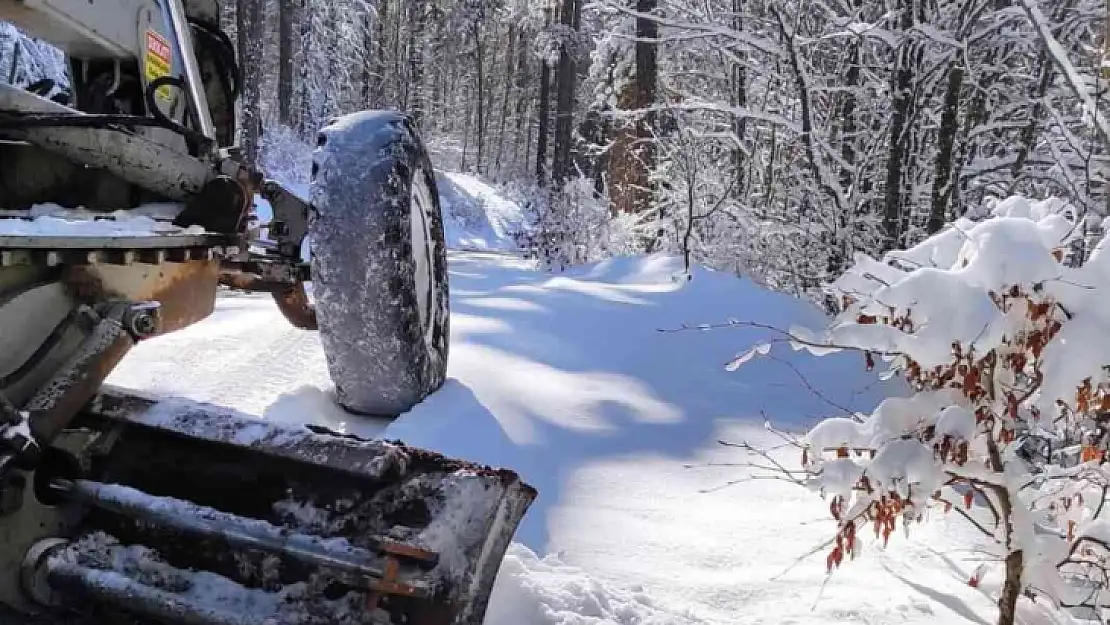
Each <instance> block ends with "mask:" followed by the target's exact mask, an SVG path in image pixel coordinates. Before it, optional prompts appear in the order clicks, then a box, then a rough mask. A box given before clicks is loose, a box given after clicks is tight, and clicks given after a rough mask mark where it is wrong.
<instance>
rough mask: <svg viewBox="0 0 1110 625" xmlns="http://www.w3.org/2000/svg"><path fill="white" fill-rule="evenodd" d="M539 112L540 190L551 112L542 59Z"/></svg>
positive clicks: (546, 68) (544, 177) (547, 77)
mask: <svg viewBox="0 0 1110 625" xmlns="http://www.w3.org/2000/svg"><path fill="white" fill-rule="evenodd" d="M544 13H545V14H546V19H545V23H546V24H547V25H550V22H551V8H550V7H548V8H545V9H544ZM540 66H541V69H540V110H539V129H538V130H537V132H536V135H537V137H536V185H537V186H539V187H540V188H543V187H546V186H547V135H548V132H549V129H548V125H549V124H550V123H551V122H550V120H549V119H548V118H549V117H550V111H551V66H550V65H548V63H547V60H546V59H544V60H542V61H541V63H540Z"/></svg>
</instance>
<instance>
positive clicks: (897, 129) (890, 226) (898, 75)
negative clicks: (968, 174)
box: [883, 0, 914, 250]
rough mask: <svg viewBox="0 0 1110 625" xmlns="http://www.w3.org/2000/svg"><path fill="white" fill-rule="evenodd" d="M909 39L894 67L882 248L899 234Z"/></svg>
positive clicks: (893, 244)
mask: <svg viewBox="0 0 1110 625" xmlns="http://www.w3.org/2000/svg"><path fill="white" fill-rule="evenodd" d="M913 21H914V14H913V0H902V19H901V27H902V32H903V33H906V34H908V33H909V32H910V29H911V28H913ZM910 51H911V50H910V41H909V40H908V39H907V40H905V41H904V42H903V45H902V49H901V50H900V51H899V54H898V65H897V68H896V69H895V70H894V80H893V83H894V84H893V85H892V86H893V88H894V89H893V91H894V94H893V95H894V107H893V108H894V112H893V115H892V116H891V121H890V154H889V156H888V158H887V164H886V195H885V199H884V202H883V230H884V234H885V241H884V243H885V245H884V247H885V249H887V250H891V249H895V248H897V247H898V245H899V242H900V241H901V238H902V178H903V175H904V173H905V171H904V169H905V167H906V162H905V160H906V154H905V148H906V137H905V136H904V135H905V132H906V129H907V126H908V122H909V118H910V99H911V97H912V94H911V89H912V88H913V84H912V83H913V68H912V67H911V63H910V59H911V54H910Z"/></svg>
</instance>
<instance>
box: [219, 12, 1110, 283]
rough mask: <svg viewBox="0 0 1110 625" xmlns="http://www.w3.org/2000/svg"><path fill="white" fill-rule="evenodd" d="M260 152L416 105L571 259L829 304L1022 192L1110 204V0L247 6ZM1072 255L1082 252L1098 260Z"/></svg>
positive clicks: (248, 65)
mask: <svg viewBox="0 0 1110 625" xmlns="http://www.w3.org/2000/svg"><path fill="white" fill-rule="evenodd" d="M223 20H224V28H225V29H226V30H227V32H228V33H230V34H231V36H232V38H233V39H234V40H235V41H236V42H237V44H238V47H239V56H240V58H241V59H243V61H242V68H241V71H242V83H243V84H242V88H243V97H242V98H241V100H240V103H241V117H242V120H243V127H244V129H245V130H244V136H243V139H242V140H243V143H244V145H245V146H246V148H247V149H248V151H250V152H251V153H252V154H257V157H258V158H261V159H262V160H263V161H265V162H266V164H267V166H268V167H269V168H271V169H272V170H279V171H283V172H285V175H288V176H292V177H296V178H303V177H305V176H307V175H308V166H307V163H306V159H307V152H308V149H306V148H305V147H303V146H311V144H312V141H313V135H314V132H315V129H316V128H318V127H319V126H320V125H321V124H322V123H323V122H324V121H325V120H326V119H327V118H328V117H329V116H331V115H335V114H341V113H345V112H349V111H353V110H358V109H361V108H398V109H401V110H404V111H406V112H407V113H409V114H411V115H412V116H413V117H414V119H415V120H416V121H417V123H418V124H419V127H420V129H421V133H422V135H423V137H424V138H425V140H426V142H427V143H428V144H429V146H430V148H431V149H432V151H433V155H434V160H435V161H436V164H437V166H439V167H446V168H451V169H458V170H462V171H467V172H472V173H475V174H478V175H481V176H483V177H485V178H487V179H489V180H491V181H494V182H496V183H500V184H503V185H506V187H507V188H509V189H511V190H512V193H514V194H516V195H517V196H518V197H519V198H521V200H522V201H523V202H524V203H525V204H526V205H527V206H528V207H529V208H530V210H531V211H532V212H533V213H534V216H535V219H536V223H537V224H538V229H537V231H536V232H535V233H533V238H532V240H533V241H534V242H535V243H536V245H538V246H539V248H540V249H541V250H542V251H543V255H544V257H545V258H546V259H547V260H548V262H549V264H550V265H552V266H566V265H568V264H574V263H577V262H585V261H590V260H596V259H597V258H601V257H605V256H609V255H613V254H621V253H629V252H645V251H648V252H651V251H670V252H676V253H680V254H682V255H684V256H685V257H686V259H687V262H688V263H689V262H697V263H703V264H706V265H708V266H711V267H714V268H717V269H721V270H727V271H732V272H736V273H739V274H743V275H746V276H749V277H751V278H752V279H755V280H757V281H759V282H760V283H763V284H766V285H769V286H771V287H773V288H776V289H780V290H784V291H787V292H790V293H793V294H796V295H801V296H807V297H811V298H817V299H819V298H820V297H821V296H820V287H821V285H822V284H825V283H827V282H828V281H829V280H830V279H831V278H832V277H835V276H837V275H839V274H841V273H842V272H843V271H844V270H845V269H846V268H847V267H848V266H849V265H851V263H852V259H853V256H854V254H855V253H857V252H865V253H868V254H879V253H882V252H883V251H886V250H891V249H897V248H904V247H907V246H909V245H912V244H914V243H915V242H917V241H920V240H922V239H924V238H925V237H927V236H928V235H929V234H931V233H935V232H937V231H939V230H940V229H941V228H942V227H944V225H945V224H948V223H951V222H952V221H953V220H954V219H956V218H958V217H960V216H964V215H972V214H975V212H976V211H981V210H983V208H984V207H986V206H989V205H990V204H991V202H992V201H994V200H996V199H997V198H1005V197H1007V196H1010V195H1013V194H1023V195H1028V196H1030V197H1037V198H1045V197H1052V198H1058V199H1059V200H1062V201H1064V202H1067V203H1068V204H1070V205H1071V206H1072V207H1073V208H1074V209H1075V211H1076V213H1077V214H1078V215H1080V217H1081V218H1080V219H1079V220H1078V221H1077V223H1078V224H1080V227H1082V228H1084V230H1085V233H1087V231H1089V239H1093V238H1097V237H1098V236H1099V234H1100V232H1101V230H1100V225H1101V219H1100V216H1101V215H1103V214H1104V213H1105V212H1106V205H1107V201H1108V197H1107V185H1106V181H1107V174H1106V167H1107V161H1106V158H1107V142H1108V140H1110V126H1108V124H1107V120H1106V119H1105V114H1106V112H1105V102H1104V100H1105V95H1104V94H1105V82H1104V79H1105V78H1107V77H1110V74H1107V73H1105V72H1104V71H1103V70H1102V67H1103V65H1104V59H1105V58H1106V54H1107V46H1106V44H1105V33H1106V30H1107V23H1106V22H1107V7H1106V4H1105V3H1104V2H1102V1H1101V0H1097V1H1096V0H959V1H951V2H942V1H938V0H816V1H798V0H786V1H781V0H697V1H694V0H593V1H591V2H584V1H583V0H557V1H556V0H409V1H406V2H401V1H400V0H269V1H267V0H237V2H235V3H226V6H225V7H224V14H223ZM1076 253H1079V254H1082V251H1081V250H1077V252H1076Z"/></svg>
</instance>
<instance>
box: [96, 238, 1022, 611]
mask: <svg viewBox="0 0 1110 625" xmlns="http://www.w3.org/2000/svg"><path fill="white" fill-rule="evenodd" d="M675 269H676V266H675V265H674V264H673V263H672V262H669V261H666V260H660V259H655V260H653V259H639V260H621V261H617V262H612V263H608V264H605V265H603V266H601V267H594V268H589V269H583V270H580V271H578V272H577V273H573V274H566V275H561V276H551V275H547V274H543V273H539V272H535V271H532V270H531V269H530V268H529V267H528V266H527V265H526V264H525V263H523V262H522V261H519V260H516V259H514V258H512V257H510V256H506V255H500V254H479V253H462V252H457V253H452V256H451V288H452V306H453V314H452V325H453V328H452V330H453V340H452V352H451V365H450V371H449V375H450V380H449V381H448V383H447V385H446V387H445V388H444V389H443V390H442V391H440V392H439V393H437V394H436V395H434V396H433V397H431V398H430V399H429V400H428V401H427V402H425V403H424V404H422V405H421V406H419V407H418V408H417V409H416V410H414V411H413V412H412V413H409V414H407V415H404V416H402V417H401V418H400V419H398V420H397V421H395V422H393V423H391V424H389V423H384V422H380V421H370V420H362V419H352V418H351V417H349V416H348V415H346V414H345V413H343V412H341V411H339V410H338V409H336V408H334V407H333V405H332V403H331V401H330V399H329V393H330V390H331V385H330V382H329V380H328V376H327V372H326V369H325V367H324V359H323V354H322V351H321V348H320V345H319V342H318V340H317V338H316V336H315V334H313V333H309V332H302V331H299V330H296V329H293V328H291V327H289V326H288V324H286V323H285V322H284V320H283V319H282V318H281V317H280V315H279V314H278V312H277V310H276V309H275V308H274V307H273V305H272V304H271V303H270V301H269V300H268V299H267V298H266V297H264V296H243V295H235V296H228V297H224V298H222V299H221V300H220V303H219V306H218V310H217V311H216V313H215V314H214V315H213V316H212V317H211V318H210V319H208V320H206V321H205V322H203V323H201V324H199V325H197V326H195V327H193V328H189V329H187V330H184V331H182V332H180V333H177V334H175V335H171V336H166V337H162V338H159V339H157V340H154V341H151V342H149V343H147V344H144V345H142V346H140V347H139V348H138V349H137V350H136V351H134V352H132V354H131V355H130V356H129V357H128V358H127V359H126V360H125V362H124V363H123V365H122V366H121V367H120V368H119V369H118V370H117V371H116V372H115V373H114V374H113V376H112V378H111V379H110V380H109V383H111V384H116V385H120V386H125V387H132V388H138V389H143V390H148V391H149V390H155V391H159V392H162V393H168V394H173V395H179V396H184V397H188V398H191V399H196V400H201V401H210V402H216V403H221V404H225V405H228V406H232V407H235V408H238V409H239V410H242V411H245V412H248V413H252V414H255V415H259V416H261V417H263V418H267V419H272V420H280V421H284V422H292V423H305V422H314V423H320V424H324V425H327V426H329V427H331V428H333V429H338V430H342V431H348V432H353V433H358V434H362V435H376V434H381V433H382V432H383V429H384V430H387V431H386V433H387V434H388V435H389V436H390V437H395V438H400V439H402V440H405V442H407V443H409V444H414V445H420V446H427V447H431V448H434V449H436V450H439V451H442V452H444V453H446V454H448V455H455V456H460V457H463V458H467V459H471V460H476V461H482V462H486V463H490V464H493V465H500V466H507V467H511V468H514V469H516V470H517V471H519V472H520V473H521V474H522V475H523V476H524V478H525V479H526V480H528V481H529V482H531V483H532V484H533V485H534V486H536V487H537V488H538V489H539V491H540V497H539V499H538V501H537V502H536V504H535V506H534V507H533V508H532V509H531V511H530V512H529V514H528V516H527V518H526V519H525V522H524V524H523V525H522V527H521V529H520V532H519V534H518V536H517V540H518V541H519V543H521V544H518V545H515V546H514V547H513V549H512V550H511V552H510V557H509V558H508V559H507V562H506V565H505V567H504V569H503V573H502V575H501V578H500V580H499V587H498V589H497V591H496V594H495V597H494V599H493V604H492V606H491V611H490V618H489V621H488V622H489V624H490V625H533V624H535V625H541V624H549V623H551V624H554V623H558V624H586V623H591V624H594V623H628V624H633V623H636V624H644V623H695V622H709V623H720V624H722V625H723V624H739V623H768V624H770V623H775V624H779V623H798V624H803V623H804V624H817V623H821V624H827V623H902V622H907V623H951V624H954V625H955V624H960V623H984V622H991V621H993V616H992V614H993V608H992V605H991V602H990V600H989V599H988V598H987V597H986V596H985V595H984V594H983V593H982V592H981V591H979V590H975V589H972V588H969V587H968V586H967V585H966V579H967V574H968V572H969V571H970V570H971V569H973V568H974V563H965V562H959V559H960V558H962V557H964V556H966V555H968V554H967V553H966V552H961V551H957V550H956V549H957V548H958V547H960V546H961V545H962V543H961V542H960V540H961V539H960V536H959V535H957V534H956V533H954V532H953V531H951V529H950V528H946V527H945V526H944V525H943V524H935V525H932V526H928V527H925V528H922V529H921V531H919V532H915V534H914V538H913V539H911V540H909V541H907V540H906V539H905V538H903V537H902V536H900V535H899V536H896V537H895V538H894V539H893V540H892V545H891V548H890V549H889V551H888V552H886V553H867V554H865V557H864V558H863V559H862V560H860V561H857V562H853V563H850V564H848V565H847V566H845V567H844V568H843V569H842V570H841V571H839V572H838V573H837V574H836V575H835V576H833V578H832V580H831V581H830V582H829V583H828V585H827V586H826V588H825V589H824V591H823V592H822V591H821V590H820V588H821V583H822V581H823V578H824V570H825V564H824V555H825V551H824V550H822V551H821V552H819V553H818V554H817V555H816V556H815V557H811V558H809V559H807V560H805V561H804V562H803V563H802V564H801V565H799V566H797V567H795V568H793V569H792V570H791V571H790V572H788V573H786V574H783V575H782V576H781V577H778V578H776V576H778V575H779V574H781V573H783V571H784V570H785V569H787V568H788V567H790V566H791V565H792V564H793V563H794V562H795V560H796V559H797V558H798V557H799V556H800V555H802V554H804V553H806V552H807V551H809V550H810V549H811V548H812V547H813V546H815V545H817V544H819V543H821V542H822V541H823V540H825V539H827V538H829V537H830V536H831V528H832V526H831V525H830V521H828V520H827V519H828V515H827V511H826V508H825V506H824V504H822V502H821V501H820V500H819V499H818V498H817V497H816V496H815V495H812V494H810V493H808V492H805V491H802V490H801V489H799V488H797V487H795V486H793V485H789V484H785V483H782V482H771V481H755V482H746V483H741V484H737V485H734V486H732V487H729V488H726V489H719V490H713V491H712V492H702V491H704V490H706V489H713V488H715V487H717V486H720V485H723V484H724V483H726V482H727V481H729V480H733V479H736V478H738V477H743V476H744V475H745V474H746V473H745V470H744V469H742V468H736V467H695V468H686V465H688V464H694V465H701V464H704V463H706V462H710V461H714V462H736V461H737V460H742V459H743V456H742V454H740V453H739V452H737V451H735V450H730V449H728V448H725V447H722V446H720V445H718V444H717V443H716V441H717V440H718V439H719V438H722V437H725V438H728V439H732V440H738V439H741V438H748V439H749V440H760V441H764V442H768V439H767V434H766V433H765V432H763V431H762V430H761V429H760V428H759V427H758V426H759V424H760V423H761V422H762V420H763V419H764V418H765V417H766V418H770V419H772V420H774V421H775V422H776V423H779V424H783V425H788V426H799V425H802V424H804V423H808V422H810V420H811V419H814V418H817V417H820V416H823V415H828V414H835V413H837V412H838V410H837V408H836V407H834V406H833V405H832V404H837V405H841V406H843V405H849V406H850V407H855V408H864V407H868V406H870V405H873V404H874V403H875V401H876V399H877V397H878V395H877V394H876V393H875V391H874V389H872V390H871V391H868V390H867V388H868V387H869V386H872V385H874V383H875V382H874V380H873V379H872V378H870V377H868V376H866V375H864V374H862V373H861V369H862V367H861V363H860V362H859V361H858V360H859V359H858V358H857V357H855V356H844V357H841V356H836V357H828V358H822V359H815V358H812V357H808V356H805V355H801V354H794V353H791V352H789V351H788V350H784V352H783V353H779V352H778V351H775V352H773V353H772V355H775V356H777V357H778V358H781V359H782V360H766V361H760V362H756V363H751V364H750V365H748V366H746V367H745V368H743V369H742V370H741V372H742V373H741V372H738V373H728V372H726V371H724V369H723V367H722V363H724V362H725V361H727V360H728V359H729V358H730V357H732V356H733V355H735V353H737V352H738V351H741V350H743V349H744V348H746V347H747V346H749V345H751V344H753V343H755V342H758V341H759V340H760V339H761V338H762V336H761V334H760V333H759V332H757V331H755V330H751V329H732V330H727V331H723V330H722V331H713V332H677V333H661V332H658V329H660V328H674V327H677V326H679V325H681V324H683V323H695V324H696V323H704V322H715V321H721V320H723V319H726V318H728V317H729V316H733V317H736V318H741V319H745V320H750V321H757V322H764V323H770V324H775V325H778V326H786V325H788V324H791V323H810V324H816V323H820V322H821V318H820V317H819V316H818V314H817V313H816V311H814V310H812V309H809V308H807V307H805V306H804V305H801V304H799V303H798V302H797V301H795V300H792V299H790V298H788V297H785V296H782V295H776V294H771V293H768V292H765V291H762V290H760V289H758V288H756V287H755V286H753V285H751V284H750V283H746V282H742V281H739V280H736V279H735V278H732V277H729V276H723V275H717V274H712V273H709V272H704V271H699V272H696V274H695V277H694V280H693V281H692V282H691V283H689V284H686V285H684V286H680V285H679V284H677V283H674V282H672V281H671V280H670V275H671V273H672V272H673V271H674V270H675ZM784 361H785V362H788V363H790V364H789V365H787V364H785V363H784ZM807 385H808V386H807ZM809 386H812V387H813V388H812V389H810V388H809ZM818 392H819V393H820V396H818V395H817V393H818ZM785 460H786V461H794V460H795V459H793V458H790V457H786V458H785ZM536 553H538V554H541V555H542V554H554V555H552V556H551V557H550V558H549V559H548V560H547V561H544V562H540V561H539V560H537V559H536V556H535V555H534V554H536ZM773 578H776V579H773ZM993 581H994V580H991V579H989V578H988V580H987V583H986V584H985V585H986V586H987V587H988V588H989V587H990V585H991V584H992V583H993ZM819 595H820V596H819ZM1030 622H1040V621H1030Z"/></svg>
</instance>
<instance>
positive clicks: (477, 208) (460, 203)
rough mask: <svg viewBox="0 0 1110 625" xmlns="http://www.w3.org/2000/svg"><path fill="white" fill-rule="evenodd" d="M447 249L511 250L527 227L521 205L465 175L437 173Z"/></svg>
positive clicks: (487, 185) (514, 247)
mask: <svg viewBox="0 0 1110 625" xmlns="http://www.w3.org/2000/svg"><path fill="white" fill-rule="evenodd" d="M436 186H437V187H438V188H439V197H440V202H441V203H442V207H443V227H444V230H445V236H446V238H447V246H448V247H450V248H451V249H455V250H470V251H511V250H514V249H516V243H515V242H514V240H513V234H514V233H516V232H520V231H521V230H522V228H523V227H524V223H525V220H524V214H523V211H521V209H520V206H518V205H517V204H515V203H513V202H510V201H509V200H507V199H505V198H504V197H503V196H502V195H501V194H500V193H498V191H497V189H495V188H494V187H492V186H490V185H489V184H487V183H485V182H483V181H481V180H479V179H477V178H475V177H474V176H468V175H466V174H460V173H456V172H446V171H437V172H436Z"/></svg>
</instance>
